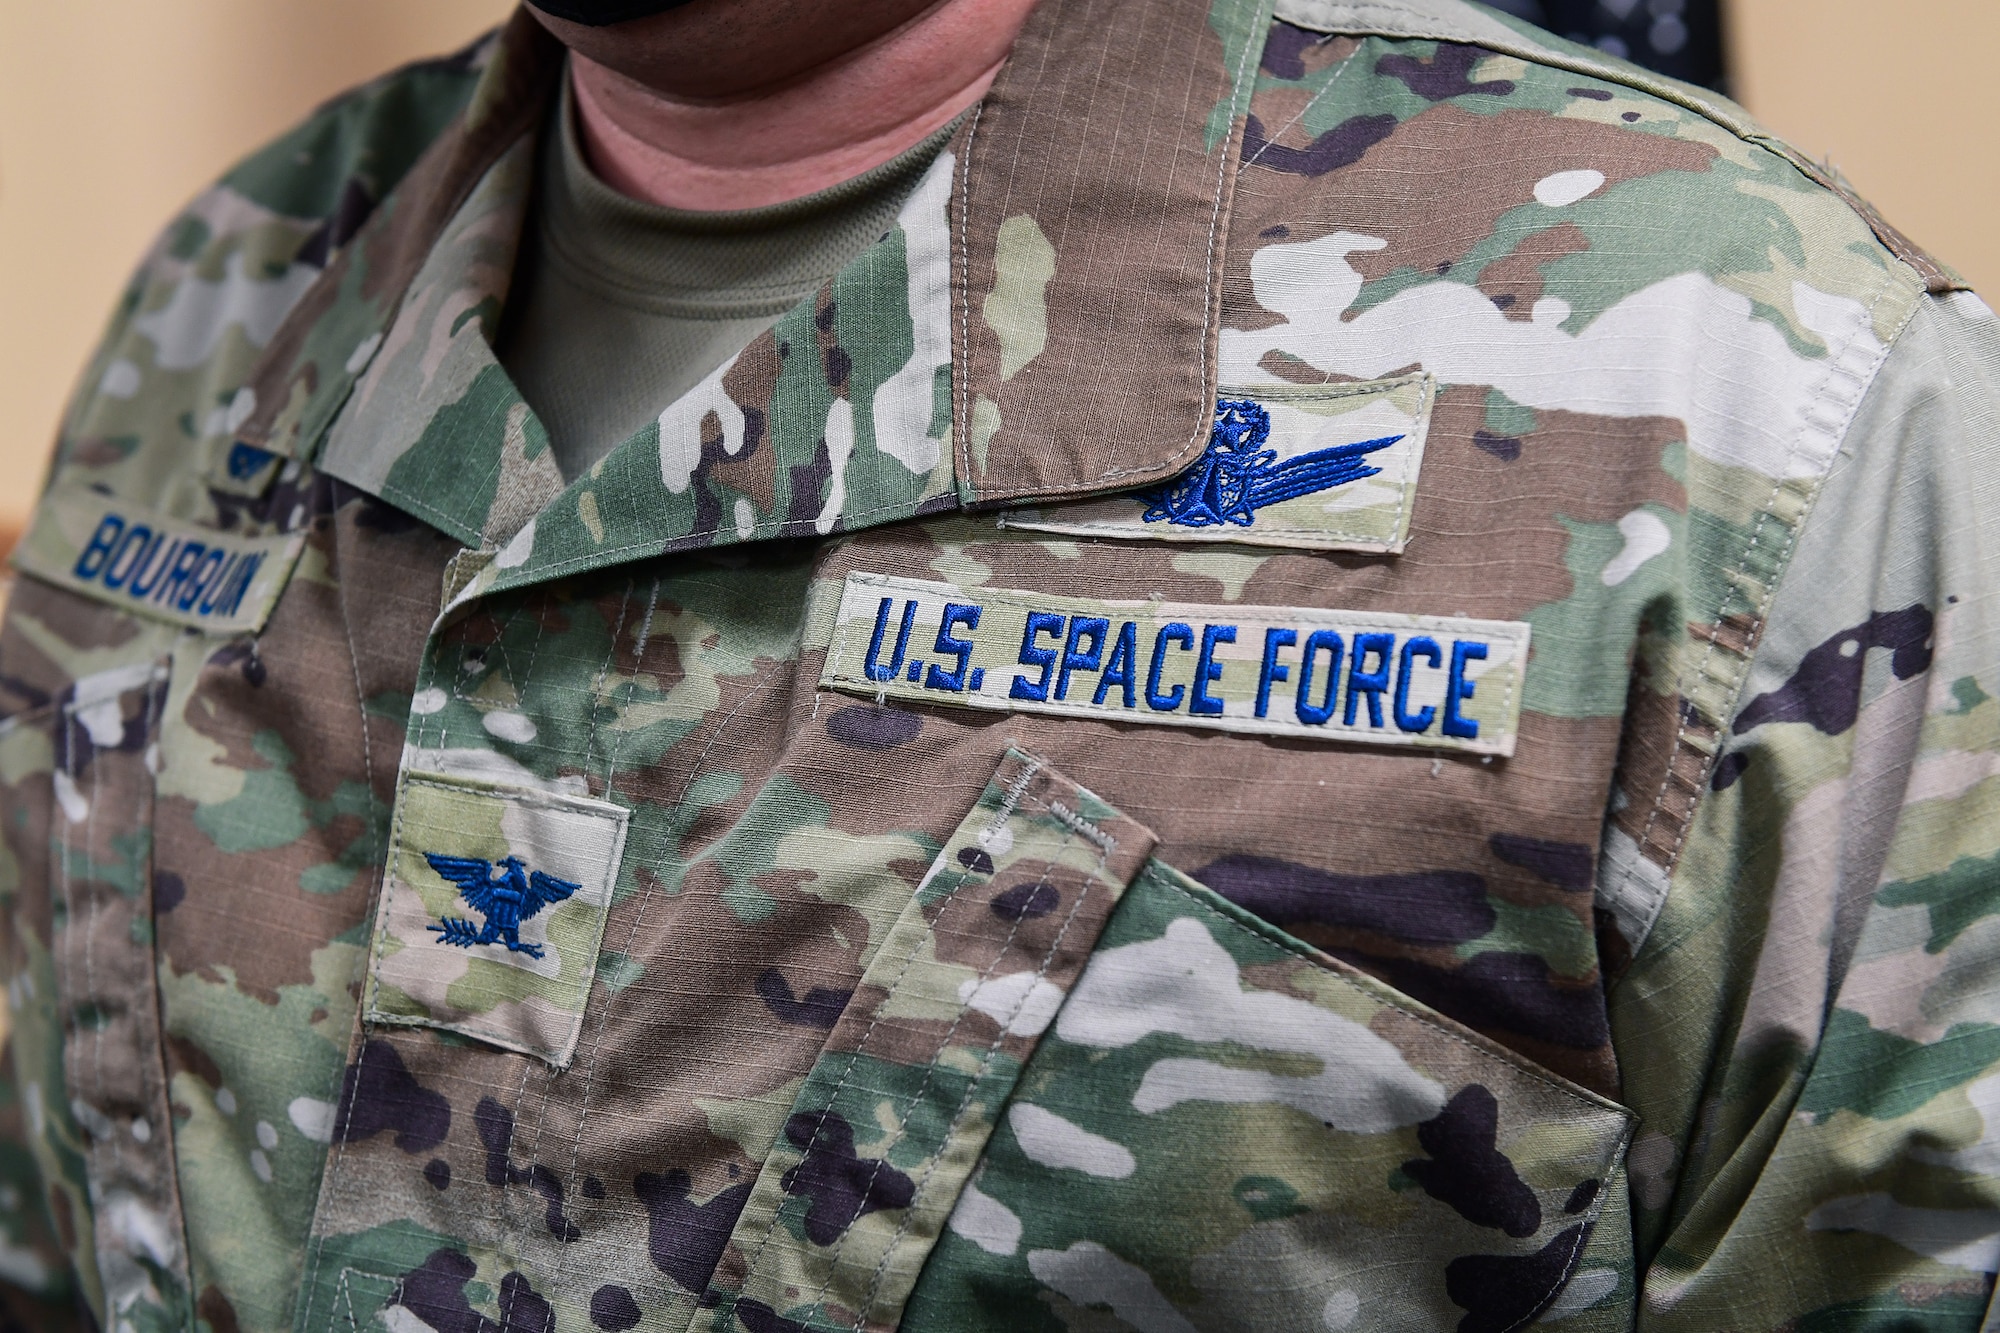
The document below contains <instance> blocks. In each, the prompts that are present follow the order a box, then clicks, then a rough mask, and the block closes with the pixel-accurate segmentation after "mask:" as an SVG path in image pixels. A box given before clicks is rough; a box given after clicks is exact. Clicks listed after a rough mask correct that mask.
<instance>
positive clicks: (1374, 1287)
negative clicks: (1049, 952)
mask: <svg viewBox="0 0 2000 1333" xmlns="http://www.w3.org/2000/svg"><path fill="white" fill-rule="evenodd" d="M1631 1125H1632V1117H1631V1116H1630V1114H1629V1113H1628V1112H1626V1111H1625V1110H1624V1109H1623V1108H1621V1107H1619V1106H1617V1105H1615V1104H1613V1103H1610V1102H1608V1101H1605V1100H1604V1099H1602V1098H1600V1097H1597V1096H1595V1095H1594V1094H1592V1093H1590V1092H1588V1091H1586V1090H1584V1089H1582V1088H1579V1087H1576V1086H1574V1085H1572V1084H1569V1083H1567V1082H1565V1081H1563V1080H1562V1079H1560V1078H1558V1077H1556V1076H1555V1075H1553V1074H1551V1073H1548V1072H1546V1071H1544V1070H1541V1069H1539V1068H1537V1067H1535V1066H1532V1065H1530V1064H1527V1063H1526V1062H1524V1061H1522V1060H1521V1059H1520V1058H1519V1057H1517V1056H1514V1055H1512V1054H1511V1053H1508V1052H1506V1051H1504V1050H1503V1049H1502V1048H1500V1047H1498V1046H1495V1045H1493V1044H1492V1043H1490V1042H1488V1041H1486V1040H1484V1039H1482V1038H1480V1037H1478V1036H1476V1035H1474V1034H1472V1033H1470V1032H1468V1031H1466V1030H1465V1029H1463V1028H1461V1027H1459V1026H1458V1025H1456V1024H1454V1023H1452V1022H1450V1021H1449V1020H1447V1019H1444V1018H1443V1017H1441V1016H1439V1015H1437V1014H1435V1013H1433V1012H1431V1011H1430V1010H1428V1009H1426V1008H1424V1007H1423V1006H1421V1005H1419V1004H1417V1003H1416V1002H1414V1001H1412V1000H1410V999H1408V998H1407V997H1404V996H1402V995H1400V994H1399V993H1398V992H1396V991H1394V990H1392V989H1390V988H1389V987H1387V986H1385V985H1383V984H1382V983H1380V982H1378V981H1376V980H1375V979H1373V978H1371V977H1369V976H1367V975H1365V974H1363V973H1361V972H1358V971H1356V970H1355V969H1352V968H1349V967H1347V966H1346V965H1344V964H1341V963H1339V962H1337V961H1335V960H1333V959H1331V958H1328V957H1327V956H1326V955H1324V954H1321V953H1319V952H1318V951H1316V950H1313V949H1311V948H1310V947H1309V946H1306V945H1304V944H1302V943H1300V942H1298V941H1296V940H1293V939H1291V938H1290V937H1289V936H1286V935H1284V934H1283V933H1282V932H1280V931H1278V930H1276V929H1275V928H1273V927H1271V926H1269V925H1267V924H1266V923H1264V922H1262V921H1259V920H1258V919H1256V918H1255V917H1252V916H1250V915H1249V914H1247V913H1245V912H1243V911H1242V910H1241V909H1239V908H1237V907H1235V906H1233V905H1232V904H1230V903H1228V902H1227V901H1225V900H1224V899H1222V898H1221V897H1219V896H1218V895H1216V894H1214V893H1212V892H1210V891H1209V890H1207V889H1206V888H1204V887H1202V886H1201V885H1200V884H1198V883H1196V882H1195V881H1193V880H1191V879H1189V878H1188V877H1186V876H1185V875H1182V874H1180V873H1179V872H1177V871H1175V870H1173V869H1171V868H1169V867H1167V866H1165V865H1162V864H1161V863H1159V862H1157V861H1155V862H1151V863H1149V864H1148V865H1147V867H1146V869H1145V870H1144V871H1143V872H1142V873H1141V874H1140V876H1139V877H1138V879H1137V880H1136V882H1135V883H1134V884H1133V885H1132V887H1131V888H1130V889H1129V890H1128V891H1127V892H1126V894H1125V896H1124V899H1123V901H1122V902H1121V904H1120V906H1119V909H1118V911H1117V913H1116V914H1115V915H1114V917H1113V918H1112V920H1111V922H1110V923H1109V924H1108V925H1107V927H1106V929H1105V932H1104V935H1103V937H1102V938H1101V939H1100V941H1099V943H1098V948H1097V952H1096V953H1095V954H1094V956H1093V957H1092V959H1091V962H1090V965H1089V967H1088V969H1087V970H1086V971H1085V972H1084V974H1083V976H1082V978H1081V979H1080V980H1079V981H1078V982H1077V984H1076V986H1075V988H1074V990H1073V991H1072V992H1071V994H1070V996H1069V998H1068V1000H1067V1001H1066V1003H1065V1004H1064V1006H1063V1009H1062V1011H1061V1012H1060V1013H1059V1014H1058V1015H1057V1017H1056V1021H1055V1023H1054V1025H1053V1026H1052V1028H1051V1029H1050V1031H1049V1033H1048V1035H1047V1037H1046V1038H1045V1039H1044V1040H1043V1041H1042V1043H1041V1045H1040V1046H1039V1047H1038V1048H1037V1050H1036V1052H1035V1054H1034V1057H1033V1059H1032V1060H1031V1062H1030V1063H1029V1065H1028V1067H1027V1068H1026V1070H1025V1071H1024V1072H1023V1074H1022V1076H1021V1080H1020V1082H1019V1084H1018V1086H1017V1090H1016V1093H1015V1095H1014V1097H1013V1098H1012V1100H1011V1101H1010V1102H1009V1104H1008V1106H1007V1108H1006V1110H1005V1112H1004V1113H1003V1114H1002V1116H1001V1118H1000V1123H999V1125H998V1126H997V1127H996V1129H995V1131H994V1134H993V1137H992V1139H991V1141H990V1143H989V1145H988V1148H987V1152H986V1154H985V1158H984V1161H983V1162H982V1164H981V1167H980V1170H979V1172H978V1174H977V1175H976V1176H975V1177H974V1178H973V1180H972V1181H971V1183H970V1184H969V1185H968V1186H967V1188H966V1189H965V1190H964V1192H963V1193H962V1195H961V1196H960V1198H959V1200H958V1203H957V1207H956V1209H955V1211H954V1212H953V1214H952V1218H951V1221H950V1224H949V1226H948V1228H947V1232H946V1234H945V1236H944V1237H943V1238H942V1239H941V1241H940V1243H939V1245H938V1248H937V1249H936V1250H935V1251H934V1252H933V1254H932V1256H931V1259H930V1262H929V1265H928V1266H927V1267H926V1269H925V1270H924V1273H923V1275H922V1277H921V1279H920V1280H919V1282H918V1284H917V1287H916V1290H915V1292H914V1294H913V1296H912V1299H911V1303H910V1306H909V1312H908V1315H907V1318H906V1320H905V1322H904V1324H903V1327H904V1328H905V1329H907V1330H912V1331H915V1330H930V1329H952V1330H967V1331H969V1330H982V1329H993V1330H1001V1329H1008V1330H1013V1329H1024V1328H1043V1327H1047V1328H1057V1327H1079V1326H1083V1325H1084V1324H1085V1323H1087V1322H1088V1320H1089V1319H1091V1318H1092V1317H1093V1316H1090V1315H1086V1314H1084V1313H1083V1312H1084V1311H1086V1310H1105V1309H1108V1310H1109V1311H1110V1312H1111V1313H1112V1314H1114V1315H1115V1316H1117V1317H1118V1318H1119V1319H1120V1320H1122V1321H1123V1325H1130V1326H1132V1327H1134V1328H1143V1329H1148V1330H1192V1329H1196V1328H1202V1329H1210V1328H1216V1329H1221V1328H1228V1329H1291V1328H1298V1329H1307V1328H1311V1329H1315V1330H1318V1329H1346V1328H1353V1329H1368V1330H1403V1329H1408V1330H1412V1331H1413V1333H1414V1331H1416V1330H1422V1331H1423V1333H1433V1331H1434V1330H1439V1329H1453V1328H1455V1329H1458V1330H1460V1331H1461V1333H1504V1331H1505V1330H1511V1329H1516V1328H1519V1327H1521V1326H1523V1325H1525V1324H1527V1323H1528V1322H1529V1321H1530V1320H1532V1319H1533V1318H1535V1317H1536V1316H1537V1315H1538V1314H1539V1313H1540V1312H1541V1311H1542V1310H1544V1309H1545V1308H1546V1307H1547V1306H1548V1305H1549V1304H1550V1302H1552V1301H1553V1300H1554V1299H1555V1298H1556V1296H1557V1295H1558V1294H1559V1293H1560V1292H1561V1290H1562V1288H1563V1286H1564V1284H1565V1283H1566V1282H1567V1281H1568V1279H1569V1276H1570V1274H1571V1271H1572V1269H1573V1268H1574V1267H1575V1265H1576V1263H1577V1261H1578V1260H1579V1258H1580V1257H1581V1256H1582V1254H1583V1252H1584V1246H1585V1244H1586V1242H1587V1241H1588V1240H1589V1238H1590V1233H1591V1230H1592V1228H1593V1226H1594V1225H1595V1223H1596V1220H1597V1216H1598V1213H1599V1211H1600V1209H1601V1208H1602V1206H1603V1201H1604V1198H1605V1195H1606V1193H1607V1189H1606V1187H1607V1185H1608V1184H1609V1183H1610V1177H1611V1173H1612V1171H1613V1170H1614V1169H1615V1167H1616V1166H1617V1164H1618V1162H1619V1160H1620V1157H1621V1154H1622V1153H1623V1150H1624V1145H1625V1142H1626V1139H1627V1136H1628V1134H1629V1133H1630V1129H1631ZM1093 1326H1094V1325H1093Z"/></svg>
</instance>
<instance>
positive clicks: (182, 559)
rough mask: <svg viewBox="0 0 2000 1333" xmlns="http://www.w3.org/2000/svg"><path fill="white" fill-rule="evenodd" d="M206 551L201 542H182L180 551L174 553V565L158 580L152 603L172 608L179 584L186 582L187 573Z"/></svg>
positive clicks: (206, 548)
mask: <svg viewBox="0 0 2000 1333" xmlns="http://www.w3.org/2000/svg"><path fill="white" fill-rule="evenodd" d="M206 550H208V547H207V546H205V545H203V544H202V543H201V542H188V541H184V542H182V543H181V548H180V550H178V551H176V552H175V553H174V563H173V565H172V566H171V567H170V568H169V569H168V570H167V576H166V577H165V578H163V579H161V580H160V586H159V588H158V590H156V591H155V592H154V593H153V601H154V602H156V603H158V604H159V605H161V606H172V605H173V603H174V597H175V594H176V592H177V591H178V589H179V588H180V586H181V584H183V583H185V582H187V576H188V571H189V570H191V569H193V568H194V567H195V563H196V562H197V561H199V560H200V559H201V557H202V553H203V552H205V551H206Z"/></svg>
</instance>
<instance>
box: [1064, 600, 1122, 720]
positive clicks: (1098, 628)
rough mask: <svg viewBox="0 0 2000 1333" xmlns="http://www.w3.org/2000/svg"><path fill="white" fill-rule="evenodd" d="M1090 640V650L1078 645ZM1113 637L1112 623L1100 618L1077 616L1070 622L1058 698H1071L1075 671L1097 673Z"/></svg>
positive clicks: (1065, 642)
mask: <svg viewBox="0 0 2000 1333" xmlns="http://www.w3.org/2000/svg"><path fill="white" fill-rule="evenodd" d="M1086 637H1088V638H1089V639H1090V649H1089V651H1088V652H1086V651H1084V650H1083V649H1082V648H1080V647H1078V645H1079V644H1080V643H1081V642H1082V641H1083V640H1084V639H1085V638H1086ZM1109 637H1111V622H1110V621H1109V620H1105V619H1103V618H1101V617H1098V616H1077V617H1076V618H1075V619H1073V620H1071V621H1070V622H1069V638H1068V639H1066V640H1064V641H1063V655H1062V670H1061V671H1059V672H1057V673H1056V698H1057V699H1058V700H1061V699H1067V698H1069V677H1070V673H1071V672H1073V671H1095V670H1097V668H1099V667H1100V666H1103V665H1104V641H1105V640H1106V639H1107V638H1109Z"/></svg>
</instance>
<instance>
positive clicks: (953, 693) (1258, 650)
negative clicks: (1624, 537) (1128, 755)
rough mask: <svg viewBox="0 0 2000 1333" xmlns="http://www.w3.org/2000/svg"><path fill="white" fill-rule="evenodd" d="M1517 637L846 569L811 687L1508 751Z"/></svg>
mask: <svg viewBox="0 0 2000 1333" xmlns="http://www.w3.org/2000/svg"><path fill="white" fill-rule="evenodd" d="M1528 633H1529V627H1528V626H1527V625H1525V624H1521V623H1518V622H1513V621H1498V620H1472V619H1467V618H1464V617H1455V616H1417V615H1404V614H1399V613H1394V612H1385V611H1326V610H1314V609H1310V608H1302V607H1282V606H1201V605H1194V604H1190V603H1177V602H1161V601H1146V602H1113V601H1094V600H1089V599H1085V598H1080V597H1058V596H1053V595H1050V594H1046V593H1037V592H1022V591H1016V590H1012V589H1006V588H990V587H983V588H964V587H958V586H956V585H954V584H949V583H933V582H929V581H926V580H921V579H904V578H896V577H892V576H890V575H884V574H866V573H854V574H849V575H848V576H847V582H846V585H845V587H844V588H843V589H842V592H841V598H840V611H839V615H838V619H837V621H836V623H835V626H834V631H833V640H832V643H831V644H830V645H829V647H828V649H827V655H826V666H825V668H824V670H823V671H822V672H821V674H820V685H821V686H822V687H824V688H827V689H834V690H840V691H843V692H845V693H849V694H860V695H867V696H871V697H875V698H881V699H889V698H894V699H907V700H909V701H911V702H915V703H928V704H946V705H954V706H957V707H961V708H983V709H990V710H994V711H999V712H1022V713H1054V714H1058V715H1061V716H1065V717H1087V718H1094V719H1098V720H1101V721H1108V722H1143V723H1153V724H1164V725H1168V726H1180V727H1207V728H1212V729H1215V730H1218V731H1242V732H1253V733H1259V734H1263V735H1268V736H1286V737H1293V738H1298V739H1305V740H1319V741H1333V742H1339V743H1344V744H1362V745H1395V746H1411V747H1421V748H1426V749H1433V750H1460V751H1465V752H1468V753H1472V754H1483V755H1511V754H1513V753H1514V741H1515V737H1516V735H1517V734H1518V732H1519V729H1520V716H1521V688H1522V678H1523V673H1524V672H1525V670H1526V668H1527V662H1528Z"/></svg>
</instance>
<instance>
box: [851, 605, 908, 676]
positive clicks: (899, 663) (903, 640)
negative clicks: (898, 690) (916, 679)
mask: <svg viewBox="0 0 2000 1333" xmlns="http://www.w3.org/2000/svg"><path fill="white" fill-rule="evenodd" d="M895 600H896V599H895V598H893V597H884V598H883V599H882V607H881V609H880V610H878V611H877V612H876V613H875V637H874V638H872V639H870V640H869V641H868V656H867V657H866V658H865V659H864V660H863V662H862V669H863V670H865V671H866V672H867V673H868V679H870V680H872V681H878V682H880V681H891V680H894V679H895V678H896V673H897V672H899V671H901V670H902V669H903V653H904V651H905V650H907V649H908V648H909V646H910V627H911V626H912V625H914V624H916V623H917V599H916V598H914V597H909V598H905V599H904V601H903V627H902V629H901V630H900V631H899V632H898V633H897V635H896V655H895V656H894V657H892V658H890V659H889V665H887V666H883V665H881V664H880V662H879V660H878V659H879V658H880V657H881V656H882V635H883V633H884V632H885V631H887V629H888V628H889V608H890V606H892V605H894V603H895Z"/></svg>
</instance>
